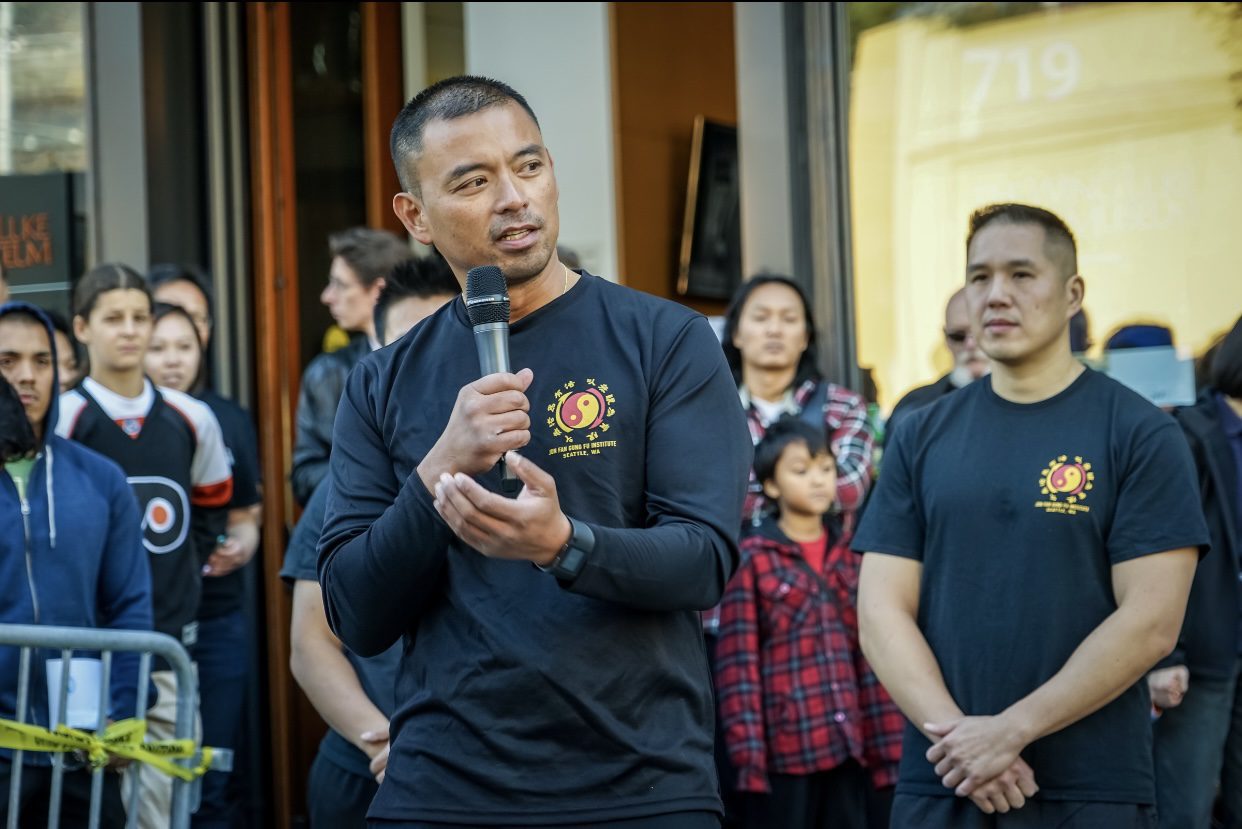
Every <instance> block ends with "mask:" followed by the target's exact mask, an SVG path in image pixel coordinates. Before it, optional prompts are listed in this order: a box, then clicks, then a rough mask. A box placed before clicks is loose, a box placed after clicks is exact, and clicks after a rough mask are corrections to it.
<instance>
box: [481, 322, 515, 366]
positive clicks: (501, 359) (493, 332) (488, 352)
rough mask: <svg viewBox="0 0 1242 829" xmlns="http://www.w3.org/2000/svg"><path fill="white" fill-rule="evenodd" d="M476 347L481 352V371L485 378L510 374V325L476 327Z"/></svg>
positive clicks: (492, 323)
mask: <svg viewBox="0 0 1242 829" xmlns="http://www.w3.org/2000/svg"><path fill="white" fill-rule="evenodd" d="M474 346H475V348H477V349H478V351H479V370H480V371H481V372H483V376H484V377H486V376H487V375H489V374H500V373H505V374H507V373H508V372H509V323H507V322H489V323H486V324H484V325H476V326H475V327H474Z"/></svg>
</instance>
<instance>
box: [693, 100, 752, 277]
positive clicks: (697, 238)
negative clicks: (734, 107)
mask: <svg viewBox="0 0 1242 829" xmlns="http://www.w3.org/2000/svg"><path fill="white" fill-rule="evenodd" d="M692 142H693V143H692V145H691V152H690V175H689V183H688V186H687V188H686V213H685V221H684V224H683V226H682V233H681V254H680V257H679V262H678V268H677V293H678V294H680V295H681V296H689V297H700V298H704V299H728V298H730V297H731V296H733V292H734V290H736V289H737V286H738V285H740V284H741V282H742V227H741V199H740V187H739V184H740V173H739V169H738V155H737V127H735V126H731V125H728V124H721V123H717V122H714V121H708V120H707V119H705V118H704V117H703V116H702V115H700V116H698V117H696V118H695V119H694V137H693V139H692Z"/></svg>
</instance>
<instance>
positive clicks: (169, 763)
mask: <svg viewBox="0 0 1242 829" xmlns="http://www.w3.org/2000/svg"><path fill="white" fill-rule="evenodd" d="M146 736H147V721H146V720H138V719H128V720H119V721H117V722H114V723H112V724H111V725H109V726H108V727H107V728H105V729H104V732H103V734H102V735H95V734H92V733H90V732H87V731H79V730H78V729H76V728H70V727H69V726H67V725H59V726H57V727H56V730H55V731H51V730H49V729H46V728H44V727H43V726H40V725H28V724H26V723H17V722H13V721H12V720H0V748H11V749H17V750H19V751H49V752H67V751H81V752H83V753H85V754H86V756H87V757H88V758H89V759H90V764H91V766H92V767H94V768H99V767H100V766H103V765H105V764H106V763H107V762H108V758H109V757H110V756H115V757H124V758H126V759H128V760H133V761H136V762H139V763H146V764H147V765H148V766H152V767H154V768H157V769H159V770H160V771H162V772H164V773H165V774H168V775H171V776H173V777H176V778H179V779H181V780H185V781H187V782H188V781H191V780H194V779H196V778H198V777H202V776H203V775H204V774H205V773H206V772H207V770H208V769H209V768H211V761H212V757H213V755H214V754H215V752H216V750H215V749H213V748H210V747H208V746H203V748H202V756H201V757H200V758H199V762H198V765H196V766H192V767H188V768H187V767H186V766H181V765H178V764H177V763H174V762H173V760H174V759H178V758H183V757H193V756H194V755H195V754H196V753H197V751H198V748H197V747H196V746H195V745H194V741H193V740H156V741H152V742H145V738H146Z"/></svg>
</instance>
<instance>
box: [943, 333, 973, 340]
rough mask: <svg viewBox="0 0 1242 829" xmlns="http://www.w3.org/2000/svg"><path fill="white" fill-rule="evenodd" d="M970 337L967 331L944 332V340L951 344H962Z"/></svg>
mask: <svg viewBox="0 0 1242 829" xmlns="http://www.w3.org/2000/svg"><path fill="white" fill-rule="evenodd" d="M969 336H970V332H969V331H945V332H944V338H945V339H946V340H948V341H949V342H951V343H964V342H966V338H967V337H969Z"/></svg>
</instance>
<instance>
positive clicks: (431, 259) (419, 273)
mask: <svg viewBox="0 0 1242 829" xmlns="http://www.w3.org/2000/svg"><path fill="white" fill-rule="evenodd" d="M460 293H461V285H459V284H458V282H457V277H455V276H453V271H452V269H451V268H450V267H449V266H448V263H447V262H445V261H444V257H442V256H440V255H439V254H438V253H435V252H434V251H433V252H432V254H431V255H430V256H428V257H427V258H425V259H407V260H406V261H405V262H402V263H401V264H400V265H397V267H396V268H394V269H393V271H392V273H390V274H389V275H388V278H387V279H386V280H385V281H384V290H382V291H380V295H379V299H377V300H376V301H375V339H377V340H379V341H380V342H383V341H384V329H385V325H384V322H385V317H386V316H387V314H388V309H389V308H391V307H392V306H393V303H396V302H399V301H400V300H403V299H407V298H409V297H418V298H419V299H428V298H430V297H433V296H457V295H458V294H460Z"/></svg>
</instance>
